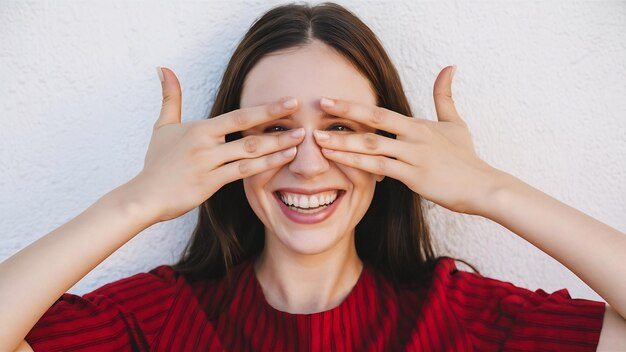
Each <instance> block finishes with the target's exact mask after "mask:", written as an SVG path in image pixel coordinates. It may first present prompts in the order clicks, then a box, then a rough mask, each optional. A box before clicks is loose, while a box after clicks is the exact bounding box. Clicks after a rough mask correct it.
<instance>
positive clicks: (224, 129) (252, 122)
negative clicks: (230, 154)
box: [203, 97, 298, 136]
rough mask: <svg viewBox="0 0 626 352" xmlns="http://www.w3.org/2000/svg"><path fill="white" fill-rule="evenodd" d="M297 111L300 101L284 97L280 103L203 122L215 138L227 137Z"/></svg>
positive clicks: (241, 110) (235, 112)
mask: <svg viewBox="0 0 626 352" xmlns="http://www.w3.org/2000/svg"><path fill="white" fill-rule="evenodd" d="M297 109H298V100H297V99H296V98H293V97H284V98H282V99H280V101H278V102H274V103H270V104H265V105H260V106H254V107H250V108H242V109H237V110H233V111H230V112H227V113H225V114H223V115H220V116H216V117H214V118H212V119H208V120H203V121H204V122H205V123H206V126H207V129H208V130H209V131H210V132H209V133H211V134H213V135H215V136H225V135H227V134H229V133H234V132H239V131H244V130H247V129H249V128H252V127H254V126H256V125H260V124H262V123H264V122H269V121H272V120H276V119H278V118H281V117H284V116H287V115H289V114H291V113H293V112H294V111H296V110H297Z"/></svg>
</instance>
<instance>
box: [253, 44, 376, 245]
mask: <svg viewBox="0 0 626 352" xmlns="http://www.w3.org/2000/svg"><path fill="white" fill-rule="evenodd" d="M283 96H293V97H295V98H297V99H298V104H299V109H298V110H297V111H296V112H295V113H294V114H293V115H291V116H289V117H287V118H283V119H280V120H276V121H273V122H271V123H267V124H263V125H259V126H257V127H255V128H253V129H249V130H246V131H243V135H244V136H246V135H250V134H257V135H260V134H270V135H271V134H276V133H278V132H280V131H285V130H290V129H295V128H299V127H303V128H304V129H305V133H306V134H305V137H304V141H303V142H302V143H301V144H300V145H298V147H297V154H296V156H295V158H294V160H293V161H291V162H290V163H289V164H286V165H284V166H282V167H280V168H276V169H272V170H268V171H265V172H263V173H260V174H257V175H255V176H251V177H248V178H246V179H244V180H243V184H244V189H245V193H246V197H247V199H248V202H249V203H250V206H251V207H252V209H253V210H254V212H255V213H256V215H257V216H258V217H259V219H260V220H261V221H262V222H263V224H264V225H265V235H266V241H267V243H266V244H267V245H269V248H273V247H275V246H279V247H282V249H283V250H285V249H286V250H288V251H289V252H294V253H300V254H316V253H321V252H324V251H328V250H329V249H331V248H333V247H335V246H336V245H337V244H338V243H340V242H343V243H344V244H345V241H350V240H351V239H352V236H353V234H354V228H355V226H356V224H357V223H358V222H359V221H360V220H361V218H362V217H363V215H364V214H365V212H366V211H367V209H368V207H369V205H370V202H371V200H372V197H373V195H374V187H375V185H376V181H377V180H380V179H381V177H380V176H377V175H373V174H371V173H368V172H365V171H361V170H358V169H355V168H351V167H348V166H345V165H341V164H335V163H334V162H332V161H329V160H328V159H326V158H324V156H323V154H322V152H321V149H320V147H319V146H318V145H317V144H316V142H315V139H314V137H313V130H315V129H319V130H328V131H339V133H355V132H356V133H365V132H374V131H375V130H374V129H373V128H371V127H369V126H366V125H362V124H358V123H355V122H353V121H350V120H346V119H340V118H333V117H330V116H327V115H326V116H325V113H324V112H323V111H322V110H321V109H320V106H319V100H320V98H321V97H322V96H326V97H330V98H340V99H346V100H350V101H354V102H359V103H363V104H371V105H376V98H375V94H374V92H373V90H372V88H371V85H370V83H369V81H368V80H367V79H366V78H365V77H364V76H363V75H361V73H359V71H358V70H357V69H356V68H354V67H353V66H352V65H351V63H350V62H349V61H348V60H347V59H345V58H344V57H343V56H341V54H338V53H337V52H335V51H334V50H333V49H332V48H330V47H329V46H327V45H326V44H324V43H322V42H320V41H317V40H316V41H314V42H313V43H312V44H310V45H307V46H304V47H300V48H292V49H289V50H285V51H281V52H279V53H273V54H270V55H268V56H266V57H264V58H263V59H261V60H260V61H259V62H258V63H257V64H256V65H255V66H254V67H253V68H252V70H251V71H250V72H249V74H248V75H247V77H246V80H245V83H244V88H243V92H242V96H241V107H242V108H244V107H251V106H256V105H261V104H266V103H270V102H274V101H276V100H278V99H279V98H281V97H283ZM333 200H334V201H333ZM284 201H286V202H287V204H285V202H284ZM328 202H332V203H331V204H330V205H320V204H325V203H328ZM296 203H297V204H296ZM288 204H291V206H289V205H288ZM294 205H297V207H294ZM266 248H267V247H266Z"/></svg>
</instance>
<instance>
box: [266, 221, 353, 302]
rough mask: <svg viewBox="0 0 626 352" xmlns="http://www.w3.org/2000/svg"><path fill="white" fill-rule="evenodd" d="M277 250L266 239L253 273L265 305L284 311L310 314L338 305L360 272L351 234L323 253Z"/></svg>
mask: <svg viewBox="0 0 626 352" xmlns="http://www.w3.org/2000/svg"><path fill="white" fill-rule="evenodd" d="M276 247H278V246H272V241H271V240H269V238H268V237H266V245H265V249H264V250H263V252H262V253H261V254H260V255H259V257H258V259H257V260H256V262H255V264H254V270H255V272H256V277H257V280H258V281H259V283H260V284H261V287H262V288H263V294H264V295H265V299H266V300H267V302H268V303H269V304H270V305H271V306H272V307H274V308H275V309H277V310H280V311H283V312H288V313H292V314H310V313H316V312H321V311H325V310H329V309H332V308H334V307H336V306H338V305H339V304H340V303H341V302H342V301H343V300H344V299H345V298H346V296H347V295H348V294H349V293H350V291H351V290H352V288H353V287H354V285H355V284H356V282H357V281H358V279H359V276H360V274H361V271H362V269H363V263H362V262H361V260H360V258H359V257H358V255H357V253H356V247H355V245H354V232H353V233H352V235H350V236H346V239H345V240H344V241H342V243H338V244H337V245H336V246H334V247H333V248H332V249H330V250H328V251H325V252H322V253H316V254H305V255H303V254H294V253H293V252H288V251H285V250H283V251H280V250H279V249H278V248H276Z"/></svg>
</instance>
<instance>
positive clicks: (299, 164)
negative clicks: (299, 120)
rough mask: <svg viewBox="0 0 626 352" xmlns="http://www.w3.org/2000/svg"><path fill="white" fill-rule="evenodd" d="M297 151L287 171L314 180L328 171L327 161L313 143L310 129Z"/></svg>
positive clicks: (313, 139)
mask: <svg viewBox="0 0 626 352" xmlns="http://www.w3.org/2000/svg"><path fill="white" fill-rule="evenodd" d="M297 150H298V152H297V153H296V157H295V158H294V159H293V161H292V162H291V163H289V171H291V172H292V173H294V174H297V175H299V176H300V177H302V178H305V179H311V178H314V177H315V176H317V175H320V174H323V173H324V172H326V171H328V168H329V167H330V165H329V163H328V159H326V158H325V157H324V155H323V154H322V150H321V148H320V147H319V146H318V145H317V143H315V138H314V137H313V130H312V129H307V131H306V134H305V136H304V140H303V141H302V143H300V145H298V147H297Z"/></svg>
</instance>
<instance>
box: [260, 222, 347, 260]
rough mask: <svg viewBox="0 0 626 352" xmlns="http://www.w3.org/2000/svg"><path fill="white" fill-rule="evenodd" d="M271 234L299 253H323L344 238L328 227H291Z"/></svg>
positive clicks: (286, 246)
mask: <svg viewBox="0 0 626 352" xmlns="http://www.w3.org/2000/svg"><path fill="white" fill-rule="evenodd" d="M269 233H270V232H269V231H266V234H267V235H269ZM273 236H274V240H277V241H279V242H281V245H282V246H283V247H285V249H287V250H289V251H291V252H293V253H294V254H300V255H315V254H320V253H324V252H327V251H330V250H332V249H333V248H335V247H337V246H338V244H339V243H340V242H342V240H346V239H344V238H342V235H341V234H339V233H338V232H337V231H333V230H332V229H329V228H317V229H299V230H295V229H291V230H289V231H280V232H278V233H276V232H274V235H273ZM346 236H348V234H346ZM266 241H267V239H266Z"/></svg>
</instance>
